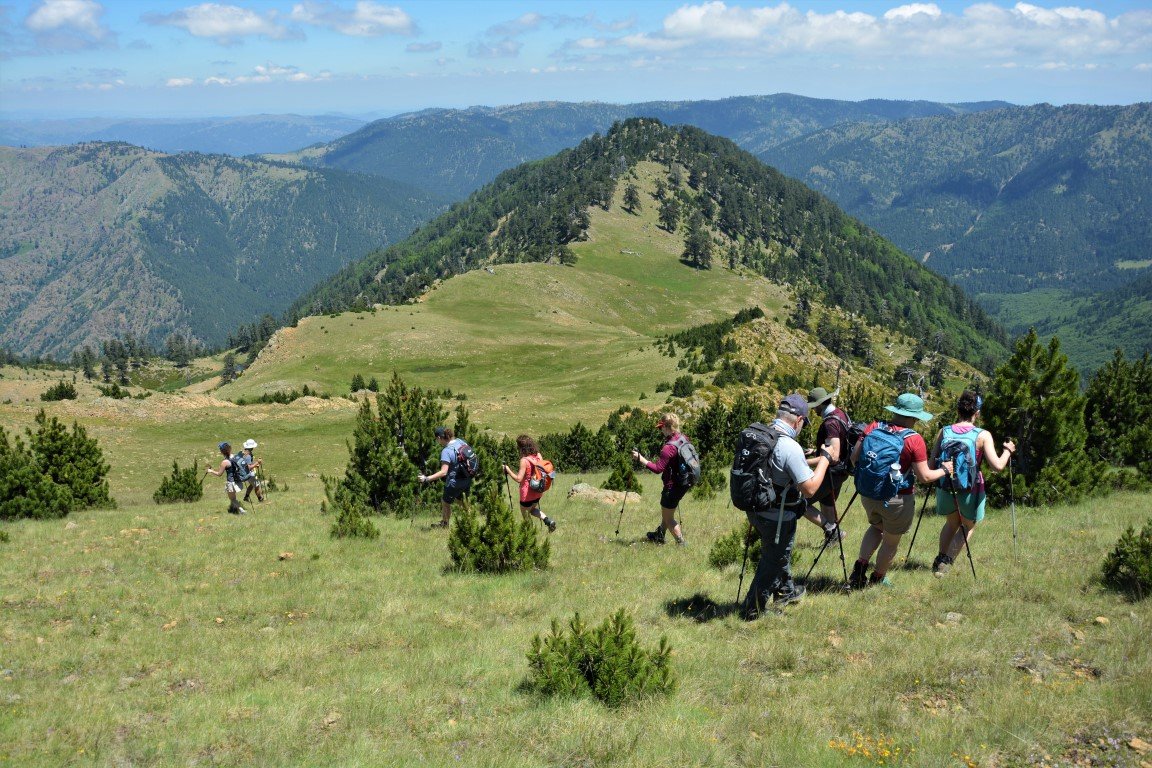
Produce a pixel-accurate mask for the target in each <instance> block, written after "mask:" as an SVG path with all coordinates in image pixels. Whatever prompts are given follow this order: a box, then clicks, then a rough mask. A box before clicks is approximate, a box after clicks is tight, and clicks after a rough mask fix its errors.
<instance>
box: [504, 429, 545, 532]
mask: <svg viewBox="0 0 1152 768" xmlns="http://www.w3.org/2000/svg"><path fill="white" fill-rule="evenodd" d="M516 449H517V450H518V451H519V452H520V466H519V468H518V470H517V471H516V472H513V471H512V469H511V468H510V467H509V466H508V465H507V464H505V465H504V474H506V475H508V477H510V478H512V480H514V481H515V482H516V483H518V484H519V486H520V514H521V515H522V516H523V517H524V519H525V520H527V519H528V516H529V515H531V516H532V517H537V518H540V519H541V520H543V521H544V525H546V526H548V532H549V533H552V532H553V531H555V530H556V521H555V520H553V519H552V518H550V517H548V515H546V514H544V513H543V512H541V511H540V497H541V496H542V495H544V492H543V491H534V490H532V488H531V486H529V485H528V481H529V480H530V479H532V464H533V461H532V460H533V459H535V460H536V461H537V462H540V461H543V460H544V457H543V456H541V455H540V449H539V448H538V447H536V441H535V440H533V439H532V438H530V437H528V435H520V436H519V437H517V438H516Z"/></svg>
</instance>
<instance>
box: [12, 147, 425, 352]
mask: <svg viewBox="0 0 1152 768" xmlns="http://www.w3.org/2000/svg"><path fill="white" fill-rule="evenodd" d="M435 206H436V204H435V203H434V202H433V201H430V200H429V199H428V198H427V196H425V195H423V194H422V193H420V192H418V191H416V190H414V189H411V188H409V187H407V186H405V185H401V184H398V183H395V182H389V181H387V180H382V179H380V178H377V177H370V176H364V175H358V174H349V173H345V172H340V171H335V172H334V171H328V170H324V169H305V168H300V167H298V166H288V165H284V164H282V163H274V162H270V161H266V160H257V159H237V158H232V157H226V156H221V155H200V154H195V153H190V154H183V155H165V154H163V153H158V152H152V151H149V150H145V149H141V148H139V147H133V146H131V145H127V144H103V143H93V144H81V145H74V146H70V147H63V148H36V149H23V150H18V149H9V148H0V307H2V310H0V345H3V346H7V347H9V348H13V349H18V350H20V351H22V352H24V353H26V354H49V355H51V354H59V355H63V356H67V355H68V354H69V353H70V352H71V351H72V350H73V349H75V348H77V347H79V346H80V345H83V344H92V345H94V346H98V344H99V342H100V341H101V340H103V339H107V338H110V337H111V336H113V335H115V334H123V333H129V332H130V333H133V334H134V335H136V336H137V337H139V338H145V339H147V340H149V341H151V342H152V343H154V344H158V343H160V342H161V341H162V340H163V339H164V338H165V336H167V335H168V334H169V333H172V332H181V333H191V334H192V335H194V336H195V337H196V338H198V339H200V340H201V341H204V342H207V343H212V344H218V343H222V342H223V341H224V340H225V338H226V337H227V334H228V333H229V332H230V331H232V330H234V329H235V328H236V327H237V325H239V324H241V323H245V322H251V321H253V320H255V319H257V318H259V317H260V316H261V315H263V314H265V313H280V312H282V311H283V310H284V309H285V308H286V307H287V306H288V305H289V304H290V303H291V302H292V301H293V300H294V299H295V298H296V297H298V296H299V295H300V294H301V293H302V292H303V291H305V290H307V289H308V288H310V287H311V286H312V285H314V284H315V283H316V282H317V281H319V280H320V279H322V278H323V277H325V276H327V275H329V274H331V273H332V272H334V271H335V270H337V269H338V268H339V267H341V266H342V265H344V264H346V263H348V262H349V261H351V260H352V259H354V258H357V257H359V256H361V255H362V254H364V253H365V252H367V251H369V250H371V249H372V248H376V247H379V246H381V245H383V244H387V243H388V242H391V241H394V240H397V239H399V238H401V237H403V236H404V235H406V234H407V233H408V232H410V231H411V230H412V229H413V228H414V227H415V226H416V225H418V224H419V223H420V222H421V221H422V220H423V217H424V216H425V215H427V213H428V212H429V211H434V210H435Z"/></svg>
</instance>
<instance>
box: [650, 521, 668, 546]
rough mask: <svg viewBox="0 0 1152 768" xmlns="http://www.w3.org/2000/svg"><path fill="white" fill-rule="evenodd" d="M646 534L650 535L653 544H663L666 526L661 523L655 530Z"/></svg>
mask: <svg viewBox="0 0 1152 768" xmlns="http://www.w3.org/2000/svg"><path fill="white" fill-rule="evenodd" d="M646 535H647V536H648V541H650V542H652V543H653V544H663V543H664V526H662V525H661V526H659V527H658V528H657V529H656V530H654V531H648V533H647V534H646Z"/></svg>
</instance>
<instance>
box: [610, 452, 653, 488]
mask: <svg viewBox="0 0 1152 768" xmlns="http://www.w3.org/2000/svg"><path fill="white" fill-rule="evenodd" d="M600 487H601V488H603V489H605V490H609V491H631V492H632V493H640V492H642V491H643V490H644V489H643V488H642V487H641V486H640V481H639V480H637V479H636V473H635V472H634V471H633V470H632V461H631V460H630V459H629V457H628V456H626V455H624V454H617V456H616V458H615V459H614V460H613V463H612V474H611V475H609V476H608V479H607V480H605V481H604V484H603V485H601V486H600Z"/></svg>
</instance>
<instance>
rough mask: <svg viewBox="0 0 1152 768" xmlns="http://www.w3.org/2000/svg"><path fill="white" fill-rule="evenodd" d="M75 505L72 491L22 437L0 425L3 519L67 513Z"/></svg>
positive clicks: (1, 515) (41, 516)
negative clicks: (58, 481) (49, 471)
mask: <svg viewBox="0 0 1152 768" xmlns="http://www.w3.org/2000/svg"><path fill="white" fill-rule="evenodd" d="M73 506H74V503H73V499H72V491H71V490H70V489H69V488H68V487H67V486H63V485H57V484H56V483H55V482H53V481H52V478H51V476H49V475H47V474H46V473H45V472H44V471H43V470H42V469H41V467H40V462H39V459H38V458H37V457H36V455H35V454H34V453H33V452H32V451H31V450H29V449H28V448H27V447H26V446H25V445H24V443H23V441H22V440H20V438H19V437H16V436H13V439H12V441H11V442H9V439H8V433H7V432H5V431H4V428H3V427H0V520H15V519H18V518H25V517H26V518H38V519H51V518H58V517H64V516H65V515H67V514H68V513H69V512H70V511H72V508H73Z"/></svg>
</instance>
